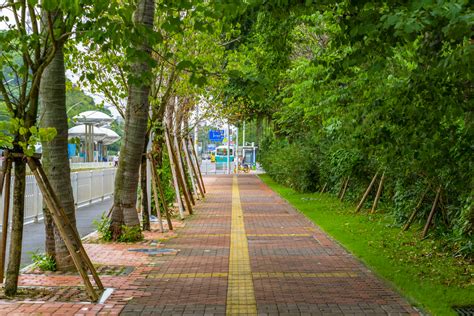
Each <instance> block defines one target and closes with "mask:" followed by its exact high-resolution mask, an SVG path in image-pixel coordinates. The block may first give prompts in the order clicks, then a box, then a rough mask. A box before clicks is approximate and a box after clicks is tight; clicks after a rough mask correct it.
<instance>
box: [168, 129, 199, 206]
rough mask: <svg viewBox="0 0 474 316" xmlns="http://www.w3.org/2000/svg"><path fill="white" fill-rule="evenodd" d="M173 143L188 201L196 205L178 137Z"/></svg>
mask: <svg viewBox="0 0 474 316" xmlns="http://www.w3.org/2000/svg"><path fill="white" fill-rule="evenodd" d="M173 141H174V146H175V147H176V151H175V152H176V157H177V160H178V168H179V172H180V173H181V175H182V176H183V185H184V190H185V193H186V194H187V196H188V199H189V200H190V201H191V204H192V205H196V202H195V201H194V197H193V192H191V189H190V188H189V185H188V179H187V174H186V169H185V168H184V164H183V157H182V153H181V146H180V144H179V141H178V136H175V137H173Z"/></svg>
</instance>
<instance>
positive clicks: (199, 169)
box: [188, 139, 206, 193]
mask: <svg viewBox="0 0 474 316" xmlns="http://www.w3.org/2000/svg"><path fill="white" fill-rule="evenodd" d="M188 141H189V142H191V140H190V139H188ZM191 148H192V149H193V156H194V160H195V161H196V168H197V170H198V172H199V179H201V185H202V189H203V191H204V193H206V187H205V186H204V181H203V179H202V173H201V168H199V160H198V156H197V154H196V148H194V146H193V144H192V143H191Z"/></svg>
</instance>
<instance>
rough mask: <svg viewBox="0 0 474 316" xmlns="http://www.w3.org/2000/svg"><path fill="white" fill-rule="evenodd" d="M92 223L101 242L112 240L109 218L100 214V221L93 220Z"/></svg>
mask: <svg viewBox="0 0 474 316" xmlns="http://www.w3.org/2000/svg"><path fill="white" fill-rule="evenodd" d="M92 223H93V224H94V225H95V227H96V228H97V231H98V232H99V235H100V239H101V240H103V241H111V240H112V232H111V231H110V218H108V217H107V215H105V213H103V214H102V216H101V218H100V221H98V220H95V219H94V220H93V221H92Z"/></svg>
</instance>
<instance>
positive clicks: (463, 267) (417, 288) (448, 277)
mask: <svg viewBox="0 0 474 316" xmlns="http://www.w3.org/2000/svg"><path fill="white" fill-rule="evenodd" d="M260 177H261V179H262V180H263V181H264V182H265V183H266V184H267V185H269V186H270V187H271V188H272V189H273V190H275V191H276V192H277V193H279V194H280V195H281V196H282V197H283V198H284V199H286V200H287V201H289V202H290V204H291V205H293V206H294V207H295V208H297V209H298V210H299V211H300V212H302V213H303V214H304V215H306V216H307V217H308V218H309V219H311V220H312V221H313V222H314V223H315V224H317V225H318V226H319V227H321V228H322V229H323V230H324V231H325V232H326V233H328V234H330V235H331V236H332V237H334V238H335V239H336V240H337V241H338V242H340V243H341V244H342V245H343V246H344V247H345V248H346V249H348V250H349V251H350V252H352V253H353V254H354V255H355V256H356V257H358V258H359V259H361V260H362V261H363V262H364V263H365V264H367V265H368V266H369V267H370V269H371V270H373V271H375V272H376V273H377V274H378V275H380V276H382V277H383V278H385V279H386V280H388V281H389V282H390V283H391V284H393V285H394V286H395V287H396V288H397V289H398V290H399V291H400V292H401V293H403V295H404V296H406V297H407V298H408V299H410V300H411V301H414V302H413V303H414V304H415V305H417V306H419V307H421V308H422V309H424V310H426V311H427V312H428V313H430V314H432V315H455V313H454V311H453V309H452V306H467V305H470V304H472V302H473V301H474V291H472V273H473V272H474V271H473V267H474V265H473V264H472V259H466V258H463V257H460V256H456V257H455V256H452V254H451V253H450V252H446V251H445V249H444V243H445V240H443V239H442V238H439V239H436V240H433V239H431V240H429V239H428V240H422V241H420V240H419V235H418V233H416V232H415V231H409V232H406V233H401V232H400V229H399V227H398V226H396V225H393V221H394V219H393V218H392V216H391V214H375V215H371V216H366V215H365V214H359V215H354V214H353V211H354V208H353V205H352V204H350V203H341V202H340V201H339V200H338V199H336V198H335V197H333V196H331V195H329V194H320V193H311V194H304V193H298V192H296V191H295V190H293V189H290V188H287V187H285V186H282V185H279V184H277V183H276V182H275V181H273V180H272V179H271V178H270V177H269V176H268V175H261V176H260Z"/></svg>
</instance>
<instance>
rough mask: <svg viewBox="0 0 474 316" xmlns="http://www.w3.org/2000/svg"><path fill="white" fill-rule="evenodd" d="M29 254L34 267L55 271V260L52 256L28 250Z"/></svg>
mask: <svg viewBox="0 0 474 316" xmlns="http://www.w3.org/2000/svg"><path fill="white" fill-rule="evenodd" d="M29 254H30V255H31V260H32V261H33V265H34V267H35V268H39V269H40V270H42V271H56V261H55V260H54V258H53V257H52V256H50V255H48V254H45V253H39V252H30V253H29Z"/></svg>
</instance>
